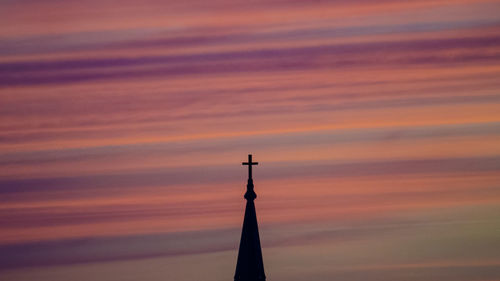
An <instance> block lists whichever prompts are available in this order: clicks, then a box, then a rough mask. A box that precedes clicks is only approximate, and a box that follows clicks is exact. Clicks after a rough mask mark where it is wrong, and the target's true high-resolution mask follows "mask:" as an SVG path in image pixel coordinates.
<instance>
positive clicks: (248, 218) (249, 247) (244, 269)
mask: <svg viewBox="0 0 500 281" xmlns="http://www.w3.org/2000/svg"><path fill="white" fill-rule="evenodd" d="M257 164H258V163H257V162H252V155H251V154H250V155H248V162H246V163H243V165H248V183H247V192H246V193H245V199H246V200H247V204H246V208H245V218H244V220H243V229H242V231H241V241H240V249H239V252H238V262H237V264H236V273H235V275H234V280H235V281H264V280H266V276H265V274H264V263H263V261H262V250H261V247H260V238H259V227H258V224H257V214H256V213H255V204H254V200H255V198H257V195H256V194H255V192H254V190H253V189H254V185H253V179H252V165H257Z"/></svg>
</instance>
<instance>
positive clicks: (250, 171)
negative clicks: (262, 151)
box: [241, 154, 259, 179]
mask: <svg viewBox="0 0 500 281" xmlns="http://www.w3.org/2000/svg"><path fill="white" fill-rule="evenodd" d="M241 164H242V165H248V178H249V179H251V178H252V166H253V165H259V162H252V154H248V162H243V163H241Z"/></svg>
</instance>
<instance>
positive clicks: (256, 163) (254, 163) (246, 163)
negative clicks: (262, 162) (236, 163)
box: [241, 162, 259, 165]
mask: <svg viewBox="0 0 500 281" xmlns="http://www.w3.org/2000/svg"><path fill="white" fill-rule="evenodd" d="M241 164H243V165H259V162H252V163H248V162H243V163H241Z"/></svg>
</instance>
